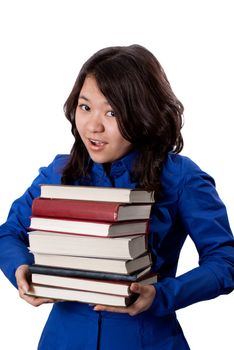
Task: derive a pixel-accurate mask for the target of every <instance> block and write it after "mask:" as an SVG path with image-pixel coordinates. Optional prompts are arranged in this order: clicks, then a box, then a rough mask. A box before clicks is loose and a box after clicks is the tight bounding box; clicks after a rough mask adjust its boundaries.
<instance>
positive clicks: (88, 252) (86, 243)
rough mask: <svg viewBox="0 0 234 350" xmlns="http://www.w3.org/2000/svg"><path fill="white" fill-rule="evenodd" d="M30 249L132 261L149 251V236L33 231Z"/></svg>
mask: <svg viewBox="0 0 234 350" xmlns="http://www.w3.org/2000/svg"><path fill="white" fill-rule="evenodd" d="M29 248H30V250H31V251H33V252H35V253H44V254H45V253H46V254H59V255H72V256H85V257H100V258H110V259H130V260H132V259H134V258H136V257H138V256H140V255H142V254H144V253H145V252H146V251H147V236H146V235H137V236H126V237H120V238H119V237H118V238H109V237H92V236H79V235H70V234H63V233H54V232H46V231H31V232H29Z"/></svg>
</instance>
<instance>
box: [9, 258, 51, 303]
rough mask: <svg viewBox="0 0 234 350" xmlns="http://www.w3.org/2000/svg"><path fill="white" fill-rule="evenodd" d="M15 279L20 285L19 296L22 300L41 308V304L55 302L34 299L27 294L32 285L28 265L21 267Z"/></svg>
mask: <svg viewBox="0 0 234 350" xmlns="http://www.w3.org/2000/svg"><path fill="white" fill-rule="evenodd" d="M15 278H16V282H17V285H18V290H19V295H20V297H21V298H22V299H24V300H25V301H27V303H29V304H31V305H33V306H39V305H41V304H45V303H53V302H54V300H52V299H46V298H39V297H33V296H29V295H26V294H25V293H26V292H27V291H28V290H29V283H30V272H29V269H28V265H21V266H19V267H18V269H17V270H16V272H15Z"/></svg>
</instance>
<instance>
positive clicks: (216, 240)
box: [152, 171, 234, 316]
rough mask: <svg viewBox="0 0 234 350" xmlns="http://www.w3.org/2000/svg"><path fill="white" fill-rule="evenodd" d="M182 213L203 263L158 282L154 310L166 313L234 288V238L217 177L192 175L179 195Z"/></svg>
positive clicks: (180, 215) (179, 213)
mask: <svg viewBox="0 0 234 350" xmlns="http://www.w3.org/2000/svg"><path fill="white" fill-rule="evenodd" d="M178 215H179V218H180V220H181V222H182V225H183V227H184V228H185V230H186V232H187V234H189V235H190V237H191V238H192V240H193V242H194V244H195V246H196V249H197V251H198V254H199V266H198V267H196V268H194V269H193V270H191V271H189V272H186V273H185V274H183V275H181V276H178V277H175V278H173V277H167V278H164V279H162V281H160V282H158V283H157V284H156V285H155V287H156V297H155V299H154V302H153V305H152V311H153V312H154V313H155V314H156V315H157V316H164V315H167V314H169V313H171V312H174V311H176V310H178V309H180V308H183V307H186V306H188V305H191V304H193V303H196V302H199V301H203V300H208V299H212V298H215V297H217V296H218V295H221V294H227V293H230V292H231V291H232V290H233V289H234V240H233V235H232V232H231V229H230V226H229V222H228V218H227V213H226V208H225V206H224V204H223V203H222V201H221V200H220V198H219V196H218V194H217V192H216V189H215V185H214V181H213V179H212V178H211V177H210V176H208V175H207V174H205V173H203V172H201V171H200V172H196V173H195V174H193V175H188V176H187V178H186V180H185V183H184V184H183V186H182V190H181V193H180V196H179V202H178Z"/></svg>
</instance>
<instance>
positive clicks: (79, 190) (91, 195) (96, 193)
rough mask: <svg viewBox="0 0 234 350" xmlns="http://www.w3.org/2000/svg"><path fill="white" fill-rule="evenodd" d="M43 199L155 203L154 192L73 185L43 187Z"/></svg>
mask: <svg viewBox="0 0 234 350" xmlns="http://www.w3.org/2000/svg"><path fill="white" fill-rule="evenodd" d="M40 197H42V198H60V199H76V200H91V201H105V202H121V203H153V202H154V192H153V191H152V192H149V191H146V190H144V189H139V188H137V189H131V188H113V187H94V186H71V185H51V184H42V185H41V195H40Z"/></svg>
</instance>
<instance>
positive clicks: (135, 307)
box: [94, 283, 156, 316]
mask: <svg viewBox="0 0 234 350" xmlns="http://www.w3.org/2000/svg"><path fill="white" fill-rule="evenodd" d="M130 290H131V292H133V293H138V294H139V297H138V298H137V300H136V301H135V303H133V304H132V305H130V306H128V307H117V306H105V305H96V306H95V307H94V310H95V311H109V312H122V313H128V314H129V315H130V316H135V315H137V314H139V313H141V312H143V311H146V310H148V309H149V307H150V306H151V304H152V302H153V300H154V298H155V295H156V289H155V288H154V286H151V285H141V284H139V283H132V284H131V286H130Z"/></svg>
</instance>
